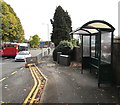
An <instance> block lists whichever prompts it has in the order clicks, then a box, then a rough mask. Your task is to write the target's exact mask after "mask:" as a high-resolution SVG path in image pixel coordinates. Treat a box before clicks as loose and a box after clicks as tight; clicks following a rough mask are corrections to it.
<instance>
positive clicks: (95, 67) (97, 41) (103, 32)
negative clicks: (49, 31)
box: [71, 20, 115, 87]
mask: <svg viewBox="0 0 120 105" xmlns="http://www.w3.org/2000/svg"><path fill="white" fill-rule="evenodd" d="M114 30H115V28H114V27H113V26H112V25H111V24H109V23H107V22H105V21H101V20H94V21H90V22H87V23H86V24H84V25H83V26H82V27H80V28H77V29H76V30H75V31H73V32H71V33H72V34H73V35H75V34H77V35H80V39H81V47H82V51H81V52H82V53H81V54H82V62H81V63H82V69H83V70H84V69H90V71H91V72H94V73H95V74H96V75H97V77H98V87H100V84H103V83H112V82H113V71H112V64H113V63H112V55H113V54H112V51H113V32H114Z"/></svg>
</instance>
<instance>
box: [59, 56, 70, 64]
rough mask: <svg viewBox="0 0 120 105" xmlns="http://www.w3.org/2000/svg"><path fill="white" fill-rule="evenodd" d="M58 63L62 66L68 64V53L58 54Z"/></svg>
mask: <svg viewBox="0 0 120 105" xmlns="http://www.w3.org/2000/svg"><path fill="white" fill-rule="evenodd" d="M59 64H61V65H64V66H69V65H70V56H69V55H60V58H59Z"/></svg>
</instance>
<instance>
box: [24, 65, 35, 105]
mask: <svg viewBox="0 0 120 105" xmlns="http://www.w3.org/2000/svg"><path fill="white" fill-rule="evenodd" d="M30 72H31V74H32V76H33V79H34V83H35V84H34V86H33V88H32V90H31V91H30V93H29V95H28V96H27V98H26V99H25V101H24V103H23V105H26V104H27V102H28V100H29V98H30V97H31V95H32V93H33V92H34V90H35V88H36V86H37V80H36V77H35V76H34V74H33V71H32V69H31V67H30Z"/></svg>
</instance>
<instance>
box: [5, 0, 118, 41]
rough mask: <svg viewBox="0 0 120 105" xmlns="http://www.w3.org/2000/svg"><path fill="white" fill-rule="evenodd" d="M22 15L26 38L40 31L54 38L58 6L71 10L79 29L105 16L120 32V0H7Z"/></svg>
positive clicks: (73, 20)
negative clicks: (119, 11)
mask: <svg viewBox="0 0 120 105" xmlns="http://www.w3.org/2000/svg"><path fill="white" fill-rule="evenodd" d="M4 1H5V2H6V3H8V4H10V5H11V7H12V8H13V9H14V11H15V12H16V14H17V16H18V17H19V18H20V21H21V24H22V26H23V29H24V31H25V38H26V39H29V37H30V36H33V35H35V34H38V35H39V36H40V38H41V41H47V40H50V33H51V32H52V25H51V23H50V19H53V16H54V13H55V9H56V7H57V6H59V5H60V6H62V8H63V9H64V10H65V11H66V10H67V12H68V13H69V15H70V17H71V20H72V29H73V30H75V29H76V28H78V27H81V26H82V25H83V24H85V23H87V22H88V21H92V20H104V21H106V22H109V23H110V24H112V25H113V27H115V29H116V30H115V32H114V34H115V35H116V36H117V35H118V2H119V0H4Z"/></svg>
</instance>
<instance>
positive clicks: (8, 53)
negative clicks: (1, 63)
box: [2, 44, 19, 57]
mask: <svg viewBox="0 0 120 105" xmlns="http://www.w3.org/2000/svg"><path fill="white" fill-rule="evenodd" d="M18 52H19V45H18V44H4V47H3V54H2V56H3V57H15V56H16V54H17V53H18Z"/></svg>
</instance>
